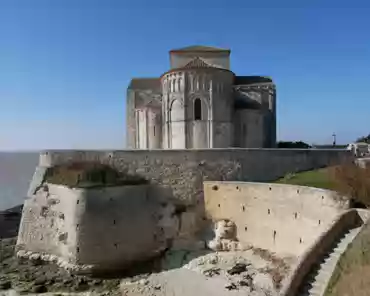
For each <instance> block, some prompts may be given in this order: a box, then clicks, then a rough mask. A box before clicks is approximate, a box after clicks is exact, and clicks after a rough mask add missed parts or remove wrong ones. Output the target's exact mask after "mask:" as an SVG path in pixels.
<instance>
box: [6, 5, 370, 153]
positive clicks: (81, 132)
mask: <svg viewBox="0 0 370 296" xmlns="http://www.w3.org/2000/svg"><path fill="white" fill-rule="evenodd" d="M181 3H183V4H181ZM195 44H202V45H209V46H219V47H226V48H230V49H231V50H232V52H231V67H232V70H233V71H234V72H235V73H236V74H237V75H268V76H271V77H272V78H273V79H274V80H275V83H276V85H277V100H278V101H277V103H278V114H277V115H278V118H277V120H278V138H279V140H303V141H307V142H309V143H331V141H332V133H333V132H335V133H336V134H337V139H338V142H339V143H346V142H348V141H352V140H354V139H356V138H357V137H359V136H362V135H367V134H369V133H370V3H368V0H367V1H365V0H364V1H356V0H354V1H342V0H340V1H331V0H329V1H325V0H320V1H317V0H311V1H297V0H282V1H276V0H264V1H249V0H240V1H239V0H230V1H225V0H222V1H219V0H197V1H195V0H187V1H183V2H181V1H173V0H171V1H168V0H147V1H140V0H134V1H129V0H120V1H119V0H117V1H115V0H104V1H103V0H100V1H98V0H96V1H95V0H86V1H85V0H45V1H44V0H32V1H30V0H23V1H21V0H0V150H11V149H46V148H94V149H95V148H114V149H119V148H124V147H125V102H126V88H127V85H128V83H129V81H130V78H132V77H150V76H159V75H160V74H162V73H163V72H165V71H167V70H168V68H169V58H168V51H169V50H170V49H173V48H179V47H185V46H189V45H195Z"/></svg>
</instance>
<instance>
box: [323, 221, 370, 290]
mask: <svg viewBox="0 0 370 296" xmlns="http://www.w3.org/2000/svg"><path fill="white" fill-rule="evenodd" d="M346 295H348V296H349V295H356V296H368V295H370V223H367V224H366V225H365V226H364V227H363V229H362V230H361V232H360V233H359V234H358V236H357V237H356V238H355V239H354V240H353V242H352V243H351V244H350V245H349V247H348V249H347V250H346V252H345V253H344V254H343V256H342V257H341V259H340V260H339V262H338V265H337V266H336V269H335V271H334V274H333V277H332V278H331V280H330V283H329V286H328V289H327V291H326V292H325V296H346Z"/></svg>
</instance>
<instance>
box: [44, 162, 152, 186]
mask: <svg viewBox="0 0 370 296" xmlns="http://www.w3.org/2000/svg"><path fill="white" fill-rule="evenodd" d="M45 181H46V182H48V183H52V184H60V185H65V186H68V187H98V186H119V185H140V184H147V183H148V180H146V179H145V178H143V177H141V176H138V175H129V174H123V173H121V172H119V171H117V170H116V169H115V168H113V167H111V166H109V165H107V164H101V163H96V162H74V163H69V164H63V165H57V166H54V167H51V168H48V169H47V171H46V177H45Z"/></svg>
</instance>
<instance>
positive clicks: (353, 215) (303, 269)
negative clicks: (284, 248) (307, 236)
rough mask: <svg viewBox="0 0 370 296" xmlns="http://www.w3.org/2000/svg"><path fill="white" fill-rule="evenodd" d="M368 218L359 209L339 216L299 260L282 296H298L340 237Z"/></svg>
mask: <svg viewBox="0 0 370 296" xmlns="http://www.w3.org/2000/svg"><path fill="white" fill-rule="evenodd" d="M367 216H368V214H367V215H365V214H364V213H362V211H361V210H357V209H351V210H348V211H346V212H344V213H342V214H341V215H339V216H338V217H337V218H336V219H335V220H334V221H333V223H332V225H329V226H328V227H327V229H326V230H325V231H324V232H322V234H321V235H320V236H319V237H318V238H317V239H316V241H315V242H314V244H313V245H312V246H311V247H310V248H309V249H308V250H306V252H305V253H304V254H303V255H302V256H301V257H300V258H299V261H298V264H297V265H296V267H295V268H294V270H292V272H291V273H290V276H289V277H288V278H286V279H285V281H284V285H283V288H282V290H281V292H280V295H282V296H296V295H297V292H298V289H299V287H300V285H301V284H302V282H303V280H304V278H305V277H306V276H307V274H308V273H309V272H310V270H311V269H312V267H313V266H314V264H316V263H317V261H318V260H319V259H320V258H322V256H323V255H324V254H325V253H326V252H327V251H328V250H329V249H330V248H331V247H332V245H333V244H334V242H335V241H336V240H337V239H338V237H340V236H341V235H343V233H345V232H346V231H347V230H349V229H351V228H353V227H356V226H359V225H361V224H363V222H364V220H363V219H364V218H365V217H367ZM367 219H368V218H367Z"/></svg>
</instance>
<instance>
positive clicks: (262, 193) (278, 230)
mask: <svg viewBox="0 0 370 296" xmlns="http://www.w3.org/2000/svg"><path fill="white" fill-rule="evenodd" d="M204 209H205V215H206V218H207V219H208V220H210V221H212V222H217V221H220V220H226V221H232V222H233V223H234V224H235V226H236V240H237V241H238V242H239V243H240V244H241V245H242V246H243V247H247V246H253V247H257V248H261V249H265V250H268V251H270V252H273V253H275V254H278V255H279V256H280V257H293V258H297V257H299V256H300V255H301V254H302V253H303V252H304V251H305V250H306V249H307V248H309V247H310V246H311V245H312V243H313V242H314V241H315V239H317V237H319V236H320V235H321V233H322V232H324V231H326V229H328V227H330V226H331V225H332V223H333V221H334V220H335V218H336V217H337V216H338V215H339V214H340V213H342V212H343V210H346V209H348V202H346V201H345V200H344V199H343V198H341V197H340V196H339V195H338V194H337V193H336V192H334V191H330V190H324V189H318V188H312V187H305V186H294V185H285V184H268V183H252V182H204Z"/></svg>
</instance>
